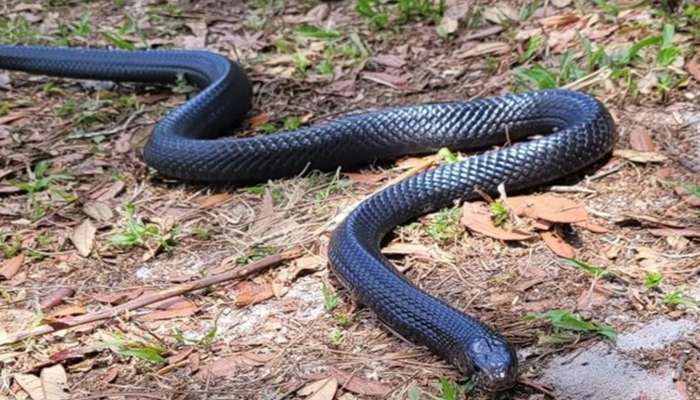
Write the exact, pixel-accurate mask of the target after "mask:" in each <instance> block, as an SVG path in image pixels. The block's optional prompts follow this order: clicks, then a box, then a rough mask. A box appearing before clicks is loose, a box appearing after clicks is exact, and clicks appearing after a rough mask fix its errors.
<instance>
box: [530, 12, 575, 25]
mask: <svg viewBox="0 0 700 400" xmlns="http://www.w3.org/2000/svg"><path fill="white" fill-rule="evenodd" d="M578 20H579V17H578V15H576V14H559V15H552V16H551V17H545V18H542V19H540V20H539V22H540V24H541V25H542V26H543V27H545V28H558V27H561V26H565V25H569V24H573V23H574V22H576V21H578Z"/></svg>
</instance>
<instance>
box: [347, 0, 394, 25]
mask: <svg viewBox="0 0 700 400" xmlns="http://www.w3.org/2000/svg"><path fill="white" fill-rule="evenodd" d="M355 11H357V13H358V14H360V15H362V16H363V17H365V18H367V19H368V20H369V24H370V26H371V27H372V28H374V29H384V28H386V26H387V23H388V22H389V14H387V13H386V10H385V9H384V7H383V6H382V4H381V2H380V1H379V0H357V3H356V5H355Z"/></svg>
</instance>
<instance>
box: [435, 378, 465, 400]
mask: <svg viewBox="0 0 700 400" xmlns="http://www.w3.org/2000/svg"><path fill="white" fill-rule="evenodd" d="M439 385H440V386H439V389H440V395H439V397H438V399H440V400H457V399H458V398H459V396H460V394H461V392H462V390H461V388H460V387H459V385H457V384H456V383H454V382H452V381H451V380H450V379H449V378H447V377H445V376H443V377H440V384H439Z"/></svg>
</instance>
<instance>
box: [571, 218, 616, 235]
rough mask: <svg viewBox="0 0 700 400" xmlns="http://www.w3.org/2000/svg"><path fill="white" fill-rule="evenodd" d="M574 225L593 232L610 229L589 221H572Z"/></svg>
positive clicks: (604, 231)
mask: <svg viewBox="0 0 700 400" xmlns="http://www.w3.org/2000/svg"><path fill="white" fill-rule="evenodd" d="M574 225H576V226H578V227H581V228H583V229H586V230H588V231H591V232H593V233H608V232H610V229H608V228H606V227H604V226H603V225H598V224H596V223H593V222H590V221H582V222H574Z"/></svg>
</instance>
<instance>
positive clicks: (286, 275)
mask: <svg viewBox="0 0 700 400" xmlns="http://www.w3.org/2000/svg"><path fill="white" fill-rule="evenodd" d="M323 264H324V261H323V260H322V259H321V258H319V257H316V256H307V257H301V258H297V259H296V260H294V261H292V265H291V266H290V267H289V268H284V269H282V270H281V271H280V272H279V273H278V274H277V276H276V277H275V282H276V283H279V284H283V285H284V284H288V283H291V282H293V281H294V280H296V279H297V277H298V276H299V274H301V273H302V272H311V271H318V270H319V269H321V268H322V267H323ZM272 289H273V291H277V292H278V291H279V288H277V289H276V288H275V283H274V282H273V287H272ZM275 295H276V296H277V293H275Z"/></svg>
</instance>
